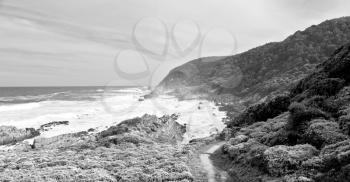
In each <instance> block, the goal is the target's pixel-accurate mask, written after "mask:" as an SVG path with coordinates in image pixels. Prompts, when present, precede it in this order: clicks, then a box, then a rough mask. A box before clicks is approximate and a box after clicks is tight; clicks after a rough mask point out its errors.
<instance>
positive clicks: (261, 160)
mask: <svg viewBox="0 0 350 182" xmlns="http://www.w3.org/2000/svg"><path fill="white" fill-rule="evenodd" d="M349 70H350V44H346V45H344V46H342V47H340V48H339V49H337V50H336V51H335V52H334V54H332V56H331V58H329V59H328V60H326V61H325V62H323V63H321V64H319V65H318V66H317V67H316V69H315V70H314V71H313V72H312V73H311V74H309V75H308V76H306V77H305V78H304V79H302V80H300V81H299V82H298V83H297V84H296V85H295V86H293V87H292V88H291V89H290V93H289V94H286V95H282V96H277V97H276V98H274V99H272V100H270V101H267V102H263V103H259V104H257V105H253V106H251V107H249V108H248V109H246V110H245V111H244V112H243V113H242V114H240V115H239V116H238V117H235V118H233V119H232V120H229V122H228V123H227V124H228V125H227V126H228V127H227V128H226V129H225V131H224V134H225V137H226V139H227V143H226V144H225V145H224V146H223V148H222V151H221V152H222V153H221V154H218V155H219V156H221V157H226V158H227V161H229V162H228V163H229V165H228V166H230V167H229V168H228V169H227V170H228V171H229V172H230V173H231V175H234V176H238V177H239V178H241V179H242V181H256V180H257V179H258V178H259V179H266V181H269V180H272V179H273V180H276V181H320V182H321V181H322V182H331V181H332V182H336V181H349V180H350V178H349V176H350V160H349V159H350V117H349V116H350V72H349ZM247 169H248V170H249V171H251V173H249V175H247V173H243V171H246V170H247ZM263 181H264V180H263Z"/></svg>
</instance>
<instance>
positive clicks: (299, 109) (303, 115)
mask: <svg viewBox="0 0 350 182" xmlns="http://www.w3.org/2000/svg"><path fill="white" fill-rule="evenodd" d="M288 109H289V112H290V117H289V119H288V125H287V129H289V130H295V131H297V130H298V129H301V128H300V127H303V125H305V124H307V122H308V121H310V120H311V119H315V118H325V119H328V118H329V116H328V115H327V114H326V113H325V112H323V111H322V110H320V109H317V108H313V107H306V106H305V105H304V104H302V103H296V102H294V103H292V104H291V105H290V106H289V108H288Z"/></svg>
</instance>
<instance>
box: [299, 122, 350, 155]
mask: <svg viewBox="0 0 350 182" xmlns="http://www.w3.org/2000/svg"><path fill="white" fill-rule="evenodd" d="M311 123H312V124H311V125H310V126H309V127H308V129H307V130H306V133H305V137H304V138H305V139H306V142H307V143H310V144H312V145H313V146H316V147H317V148H321V147H322V146H324V145H329V144H333V143H337V142H340V141H344V140H346V139H348V138H349V137H348V136H346V135H344V134H342V133H341V131H340V129H339V125H338V123H336V122H331V121H327V120H323V119H318V120H313V121H311Z"/></svg>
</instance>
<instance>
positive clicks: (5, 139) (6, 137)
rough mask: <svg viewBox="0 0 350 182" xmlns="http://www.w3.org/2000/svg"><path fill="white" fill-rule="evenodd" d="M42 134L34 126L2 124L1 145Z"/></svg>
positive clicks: (0, 132)
mask: <svg viewBox="0 0 350 182" xmlns="http://www.w3.org/2000/svg"><path fill="white" fill-rule="evenodd" d="M38 135H40V133H39V132H38V131H36V130H35V129H34V128H26V129H18V128H16V127H14V126H0V145H6V144H11V143H13V144H14V143H16V142H19V141H23V140H25V139H29V138H34V137H36V136H38Z"/></svg>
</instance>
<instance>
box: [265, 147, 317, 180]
mask: <svg viewBox="0 0 350 182" xmlns="http://www.w3.org/2000/svg"><path fill="white" fill-rule="evenodd" d="M317 153H318V150H317V149H316V148H315V147H313V146H311V145H308V144H305V145H295V146H284V145H278V146H274V147H270V148H268V149H266V150H265V152H264V153H263V158H264V161H265V165H266V170H267V171H268V172H269V173H270V174H271V175H273V176H281V175H285V174H289V173H293V172H295V171H296V170H297V169H298V168H299V167H300V166H301V163H302V162H303V161H306V160H307V159H309V158H311V157H313V156H315V155H316V154H317Z"/></svg>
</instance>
